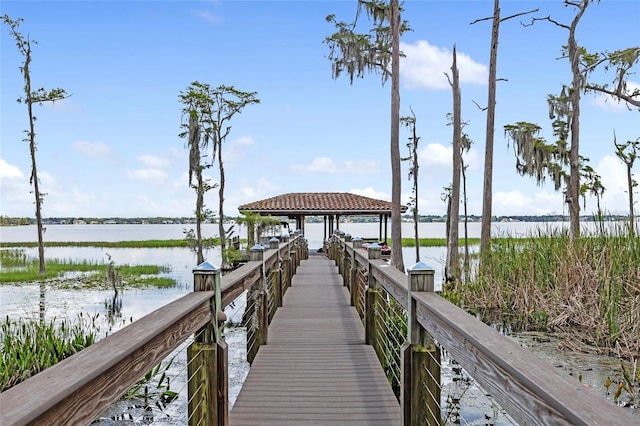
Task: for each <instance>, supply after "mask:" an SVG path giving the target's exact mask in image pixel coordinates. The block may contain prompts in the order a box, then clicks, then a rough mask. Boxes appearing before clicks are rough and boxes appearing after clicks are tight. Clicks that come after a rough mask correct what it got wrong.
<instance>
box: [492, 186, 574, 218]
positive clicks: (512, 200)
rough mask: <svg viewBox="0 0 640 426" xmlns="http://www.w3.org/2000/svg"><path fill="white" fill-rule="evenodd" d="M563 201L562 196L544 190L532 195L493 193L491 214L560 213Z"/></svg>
mask: <svg viewBox="0 0 640 426" xmlns="http://www.w3.org/2000/svg"><path fill="white" fill-rule="evenodd" d="M563 205H564V200H563V198H562V194H560V193H556V192H548V191H546V190H543V191H539V192H536V193H534V194H524V193H522V192H521V191H519V190H515V191H509V192H495V193H494V194H493V209H492V210H493V214H494V215H498V216H509V215H513V216H516V215H545V214H548V213H549V212H555V213H562V211H563Z"/></svg>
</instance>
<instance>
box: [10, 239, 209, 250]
mask: <svg viewBox="0 0 640 426" xmlns="http://www.w3.org/2000/svg"><path fill="white" fill-rule="evenodd" d="M210 240H211V243H212V244H213V245H220V239H219V238H211V239H210ZM44 246H45V247H107V248H112V247H113V248H173V247H176V248H182V247H189V241H187V240H186V239H180V240H143V241H46V242H45V243H44ZM16 247H38V243H37V242H33V241H31V242H0V248H16Z"/></svg>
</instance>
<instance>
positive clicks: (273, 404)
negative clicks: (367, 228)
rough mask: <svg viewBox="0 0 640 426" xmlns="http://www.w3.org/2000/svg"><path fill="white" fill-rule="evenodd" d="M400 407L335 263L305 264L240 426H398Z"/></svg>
mask: <svg viewBox="0 0 640 426" xmlns="http://www.w3.org/2000/svg"><path fill="white" fill-rule="evenodd" d="M400 419H401V415H400V405H399V403H398V400H397V399H396V397H395V395H394V394H393V392H392V390H391V386H390V385H389V383H388V381H387V378H386V376H385V374H384V371H383V370H382V367H381V366H380V363H379V361H378V359H377V357H376V354H375V352H374V350H373V348H372V347H371V346H369V345H366V344H365V340H364V327H363V325H362V322H361V320H360V318H359V317H358V314H357V313H356V310H355V309H354V308H353V307H351V306H350V302H349V294H348V291H347V289H346V287H344V286H343V281H342V277H341V276H340V275H339V274H338V269H337V267H336V266H335V264H334V262H333V261H331V260H329V259H327V258H326V257H324V256H322V255H320V254H315V253H313V254H311V253H310V256H309V259H308V260H304V261H302V263H301V265H300V266H299V267H298V270H297V273H296V275H295V276H294V277H293V282H292V286H291V288H289V289H288V290H287V292H286V294H285V297H284V303H283V307H281V308H279V309H278V310H277V312H276V314H275V316H274V318H273V321H272V322H271V325H270V326H269V337H268V344H267V345H265V346H262V347H261V348H260V350H259V351H258V354H257V356H256V358H255V360H254V362H253V364H252V366H251V369H250V371H249V375H248V376H247V379H246V381H245V383H244V386H243V387H242V390H241V391H240V394H239V395H238V398H237V400H236V402H235V404H234V406H233V409H232V410H231V415H230V422H231V424H232V425H330V424H340V425H343V424H348V425H398V424H400Z"/></svg>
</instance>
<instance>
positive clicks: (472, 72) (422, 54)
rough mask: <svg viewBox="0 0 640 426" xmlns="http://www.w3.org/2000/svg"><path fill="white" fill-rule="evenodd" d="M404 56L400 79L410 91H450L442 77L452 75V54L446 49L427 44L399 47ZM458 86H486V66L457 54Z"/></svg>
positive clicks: (423, 42) (463, 54) (464, 55)
mask: <svg viewBox="0 0 640 426" xmlns="http://www.w3.org/2000/svg"><path fill="white" fill-rule="evenodd" d="M400 50H402V52H403V53H404V54H405V55H406V56H405V57H404V58H401V60H400V75H401V76H402V78H403V83H404V84H405V85H406V86H407V87H408V88H409V89H428V90H429V89H435V90H440V89H449V88H450V86H449V82H448V81H447V77H446V76H445V75H444V74H445V73H448V74H449V75H451V62H452V60H453V52H452V51H451V50H449V49H447V48H443V47H437V46H432V45H431V44H429V42H428V41H426V40H419V41H417V42H416V43H415V44H408V43H400ZM457 62H458V69H459V72H460V83H462V84H464V83H474V84H487V79H488V75H489V71H488V69H487V66H486V65H483V64H480V63H477V62H475V61H474V60H473V59H471V57H470V56H469V55H467V54H465V53H462V52H460V51H459V50H458V51H457Z"/></svg>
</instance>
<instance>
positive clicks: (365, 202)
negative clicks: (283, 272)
mask: <svg viewBox="0 0 640 426" xmlns="http://www.w3.org/2000/svg"><path fill="white" fill-rule="evenodd" d="M238 210H240V211H250V212H252V213H255V214H260V215H261V216H275V217H284V216H286V217H288V218H289V219H295V221H296V229H299V230H300V231H301V232H302V234H303V235H304V222H305V217H307V216H322V217H323V218H324V240H325V241H326V240H327V238H328V236H330V235H331V234H332V233H333V231H334V230H338V229H340V218H341V217H344V216H378V217H379V218H380V226H379V238H378V239H379V240H381V241H387V222H388V218H389V217H391V202H389V201H384V200H377V199H375V198H370V197H365V196H362V195H356V194H351V193H348V192H292V193H288V194H282V195H277V196H275V197H271V198H267V199H264V200H260V201H254V202H252V203H247V204H244V205H242V206H240V207H238ZM406 210H407V207H406V206H402V207H401V211H402V212H403V213H404V212H405V211H406ZM383 231H384V233H383Z"/></svg>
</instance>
